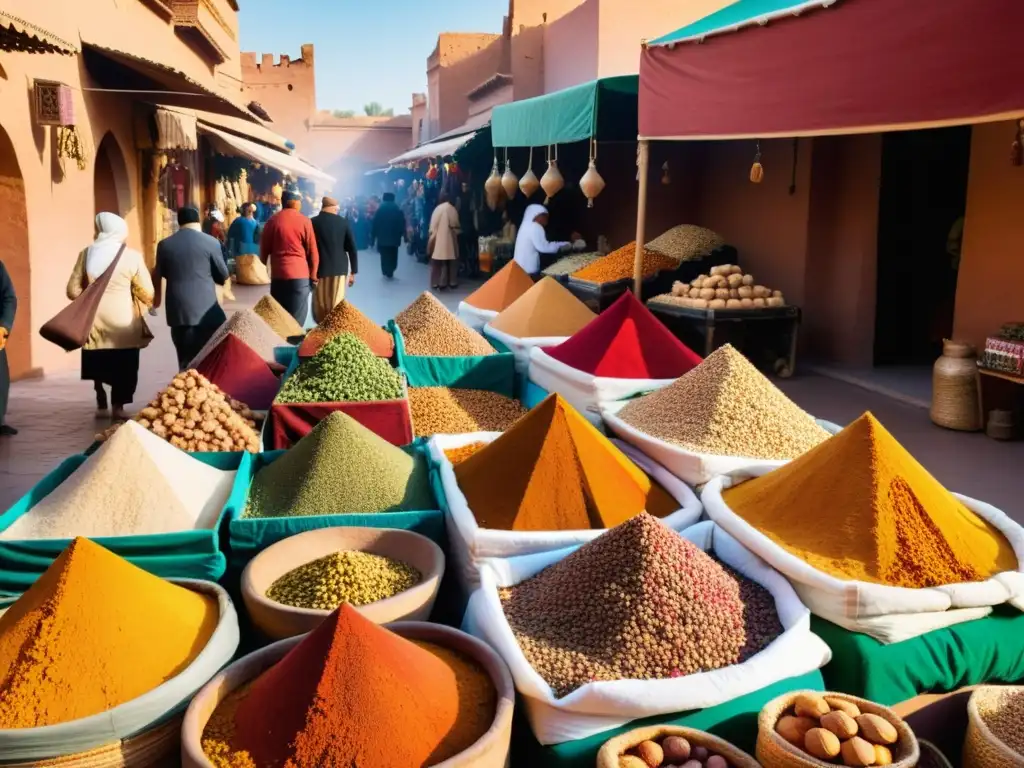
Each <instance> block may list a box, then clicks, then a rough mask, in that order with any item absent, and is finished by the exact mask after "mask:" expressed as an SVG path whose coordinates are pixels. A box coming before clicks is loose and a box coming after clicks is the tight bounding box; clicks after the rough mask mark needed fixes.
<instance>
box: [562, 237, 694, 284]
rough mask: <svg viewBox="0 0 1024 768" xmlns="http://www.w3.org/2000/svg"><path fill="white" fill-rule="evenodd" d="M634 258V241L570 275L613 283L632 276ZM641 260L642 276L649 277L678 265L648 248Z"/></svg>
mask: <svg viewBox="0 0 1024 768" xmlns="http://www.w3.org/2000/svg"><path fill="white" fill-rule="evenodd" d="M635 259H636V243H635V242H633V243H630V244H629V245H624V246H622V247H621V248H619V249H618V250H617V251H612V252H611V253H609V254H608V255H607V256H602V257H601V258H600V259H597V260H596V261H593V262H591V263H590V264H588V265H587V266H586V267H584V268H583V269H581V270H579V271H577V272H573V273H572V275H571V277H572V278H573V279H575V280H584V281H586V282H588V283H614V282H615V281H616V280H625V279H627V278H630V277H633V266H634V260H635ZM643 262H644V263H643V276H644V277H651V276H652V275H656V274H657V273H658V272H662V271H664V270H666V269H676V268H677V267H678V266H679V262H678V261H676V260H675V259H671V258H669V257H668V256H665V255H664V254H661V253H658V252H657V251H652V250H649V249H648V248H644V256H643Z"/></svg>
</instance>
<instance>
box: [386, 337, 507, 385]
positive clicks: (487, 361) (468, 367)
mask: <svg viewBox="0 0 1024 768" xmlns="http://www.w3.org/2000/svg"><path fill="white" fill-rule="evenodd" d="M388 331H390V332H391V335H392V336H393V337H394V339H395V361H396V365H397V367H398V370H400V371H402V372H404V373H405V376H406V379H407V380H408V382H409V386H410V387H452V388H455V389H486V390H489V391H491V392H497V393H499V394H502V395H505V396H506V397H512V398H514V397H515V396H516V360H515V355H513V354H512V353H511V352H510V351H509V350H508V347H506V346H505V345H504V344H502V343H501V342H500V341H495V340H494V339H487V341H488V342H490V344H491V346H492V347H494V348H495V349H496V350H497V354H495V355H484V356H481V357H428V356H423V355H408V354H406V352H405V341H404V340H403V339H402V332H401V331H400V330H399V328H398V325H397V324H396V323H395V321H394V320H391V321H389V322H388Z"/></svg>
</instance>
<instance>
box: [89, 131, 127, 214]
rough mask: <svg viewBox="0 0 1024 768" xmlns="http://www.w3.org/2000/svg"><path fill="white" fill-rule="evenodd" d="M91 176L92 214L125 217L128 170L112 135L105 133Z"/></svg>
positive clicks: (97, 151)
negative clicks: (93, 203)
mask: <svg viewBox="0 0 1024 768" xmlns="http://www.w3.org/2000/svg"><path fill="white" fill-rule="evenodd" d="M93 174H94V175H93V199H94V200H95V208H96V209H95V211H94V213H104V212H107V213H116V214H117V215H118V216H121V217H122V218H123V217H124V216H125V215H127V213H128V211H129V209H130V207H131V206H130V205H129V200H130V191H129V189H128V169H127V168H126V166H125V162H124V155H123V154H121V147H120V146H118V144H117V139H115V138H114V136H113V134H110V133H107V135H106V136H104V137H103V141H101V142H100V146H99V149H97V150H96V166H95V169H94V172H93Z"/></svg>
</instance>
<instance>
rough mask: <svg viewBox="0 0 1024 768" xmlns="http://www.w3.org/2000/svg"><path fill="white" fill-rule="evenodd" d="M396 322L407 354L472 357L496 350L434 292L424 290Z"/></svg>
mask: <svg viewBox="0 0 1024 768" xmlns="http://www.w3.org/2000/svg"><path fill="white" fill-rule="evenodd" d="M395 323H396V324H397V325H398V328H399V329H400V330H401V332H402V339H403V341H404V342H405V352H406V354H407V355H422V356H427V357H473V356H477V355H480V356H482V355H493V354H494V348H493V347H492V346H491V345H490V344H488V343H487V339H485V338H484V337H483V336H481V335H480V334H479V333H477V332H476V331H474V330H473V329H472V328H470V327H469V326H467V325H466V324H465V323H463V322H462V321H461V320H459V318H457V317H456V316H455V315H453V314H452V313H451V312H449V311H448V308H447V307H446V306H445V305H444V304H442V303H441V302H440V301H438V300H437V298H436V297H435V296H434V295H433V294H431V293H427V292H424V293H421V294H420V295H419V298H417V299H416V301H414V302H413V303H412V304H410V305H409V306H408V307H406V308H405V309H403V310H402V311H401V312H400V313H399V314H398V316H397V317H395Z"/></svg>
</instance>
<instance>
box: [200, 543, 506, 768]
mask: <svg viewBox="0 0 1024 768" xmlns="http://www.w3.org/2000/svg"><path fill="white" fill-rule="evenodd" d="M315 533H318V534H322V533H324V531H315ZM388 628H389V629H391V630H392V631H393V632H395V633H396V634H398V635H401V636H402V637H404V638H407V639H409V640H422V641H425V642H429V643H434V644H436V645H443V646H445V647H446V648H451V649H452V650H454V651H458V652H459V653H462V654H464V655H465V656H469V657H470V658H471V659H473V660H474V661H476V662H477V663H478V664H480V665H481V666H482V667H483V668H484V670H486V672H487V673H488V674H489V675H490V676H491V680H492V681H493V682H494V687H495V689H496V690H497V692H498V707H497V710H496V711H495V713H494V722H492V723H491V727H490V729H489V730H488V731H487V732H486V733H485V734H484V735H483V736H481V737H480V738H479V739H478V740H477V742H476V743H475V744H473V746H471V747H470V748H469V749H467V750H465V751H464V752H460V753H459V754H457V755H455V756H454V757H451V758H449V759H448V760H445V761H444V762H443V763H438V764H437V765H436V766H434V768H462V766H466V768H469V766H473V768H505V766H506V765H507V763H508V754H509V744H510V742H511V739H512V711H513V706H514V704H515V689H514V687H513V686H512V675H511V674H509V671H508V667H506V666H505V662H504V661H502V660H501V657H500V656H498V654H497V653H495V652H494V651H493V650H491V648H490V647H489V646H487V645H485V644H484V643H482V642H481V641H479V640H477V639H476V638H474V637H470V636H469V635H467V634H465V633H464V632H460V631H459V630H457V629H452V628H450V627H445V626H442V625H440V624H427V623H425V622H415V621H404V622H396V623H395V624H390V625H388ZM301 640H302V638H301V637H292V638H289V639H287V640H281V641H280V642H277V643H274V644H273V645H268V646H267V647H266V648H263V649H261V650H259V651H256V652H255V653H250V654H249V655H248V656H243V657H242V658H241V659H239V660H238V661H236V662H235V663H234V664H231V665H230V666H228V667H227V668H225V669H224V670H223V671H222V672H221V673H220V674H219V675H217V676H216V677H215V678H213V680H211V681H210V682H209V683H207V684H206V686H204V687H203V688H202V689H201V690H200V691H199V693H197V694H196V696H195V698H194V699H192V703H191V704H190V705H189V708H188V711H186V712H185V720H184V722H183V723H182V725H181V765H182V768H214V766H213V763H211V762H210V761H209V760H207V758H206V755H205V754H204V753H203V747H202V743H201V739H202V735H203V729H205V728H206V724H207V723H208V722H209V720H210V717H211V716H212V715H213V713H214V710H216V709H217V705H218V704H220V703H221V702H222V701H224V699H226V698H227V697H228V695H229V694H231V693H232V692H233V691H235V690H237V689H238V688H240V687H241V686H243V685H245V684H246V683H248V682H249V681H251V680H253V679H255V678H256V677H257V676H258V675H260V674H261V673H263V672H264V671H265V670H267V669H269V668H270V667H271V666H273V665H274V664H276V663H277V662H278V661H280V660H281V659H282V658H283V657H284V655H285V654H286V653H288V651H290V650H291V649H292V648H294V647H295V646H296V645H298V644H299V642H300V641H301Z"/></svg>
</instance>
